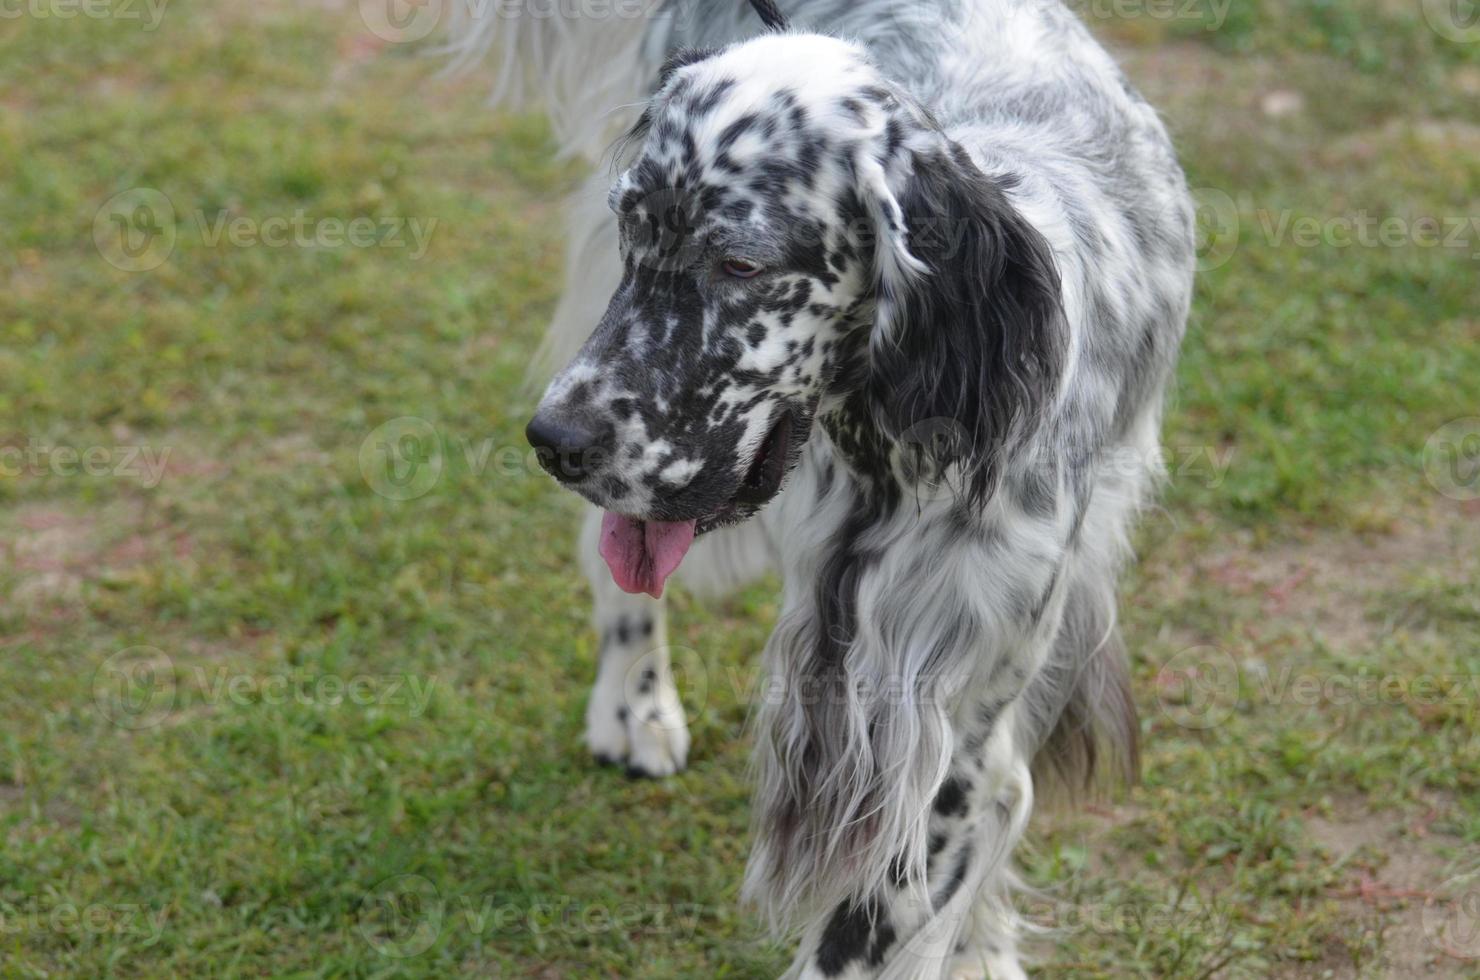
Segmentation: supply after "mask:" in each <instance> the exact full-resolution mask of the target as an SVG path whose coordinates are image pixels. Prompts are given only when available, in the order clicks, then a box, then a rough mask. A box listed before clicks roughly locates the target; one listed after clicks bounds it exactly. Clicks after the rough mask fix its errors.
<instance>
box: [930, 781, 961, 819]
mask: <svg viewBox="0 0 1480 980" xmlns="http://www.w3.org/2000/svg"><path fill="white" fill-rule="evenodd" d="M966 809H967V803H966V787H964V786H962V785H961V780H959V779H956V778H955V777H954V776H953V777H951V778H950V779H947V780H946V781H945V782H944V783H942V784H941V787H940V792H938V793H936V794H935V812H936V813H938V814H940V815H941V816H943V817H964V816H966Z"/></svg>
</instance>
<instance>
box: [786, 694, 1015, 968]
mask: <svg viewBox="0 0 1480 980" xmlns="http://www.w3.org/2000/svg"><path fill="white" fill-rule="evenodd" d="M1013 712H1014V709H1013V708H1012V707H1011V706H1008V707H1007V708H1006V709H1005V710H1004V709H1003V708H1002V706H1001V704H1000V700H999V699H998V698H990V697H989V698H983V699H981V700H979V701H977V702H976V706H975V710H974V711H972V712H971V713H970V714H971V715H972V717H971V719H970V721H968V723H967V724H966V725H964V726H962V728H961V731H960V736H961V738H960V741H959V748H958V749H957V751H956V752H955V753H953V756H952V761H951V774H950V776H949V777H947V779H946V782H945V783H944V784H943V785H942V786H941V788H940V791H939V792H938V793H937V794H936V796H935V799H934V801H933V802H932V804H931V814H930V821H929V838H928V841H927V842H926V846H927V849H928V854H929V857H928V859H927V865H926V868H927V872H926V882H925V888H924V890H923V891H922V890H920V889H917V888H911V887H910V886H909V885H908V884H907V883H905V882H903V881H899V880H897V879H896V880H895V881H893V882H891V883H890V884H889V885H888V886H886V887H885V888H884V889H883V890H882V891H880V892H878V893H876V894H874V895H873V896H871V897H867V898H862V899H853V900H850V901H847V902H843V903H839V904H838V905H837V906H835V907H834V908H833V909H832V911H831V912H830V913H829V914H827V915H826V916H823V917H820V918H819V920H818V921H816V922H814V923H812V925H811V926H810V927H809V928H808V929H807V930H806V932H805V933H804V936H803V940H802V944H801V948H800V950H799V952H798V956H797V958H796V960H795V963H794V966H793V968H792V975H793V976H797V977H800V978H803V980H822V978H828V980H833V978H847V980H864V978H881V980H882V978H920V980H924V978H930V980H936V978H949V980H963V978H974V980H1018V978H1023V977H1025V976H1026V974H1025V973H1024V972H1023V968H1022V966H1021V964H1020V961H1019V958H1018V952H1017V921H1018V919H1017V914H1016V912H1015V911H1014V909H1013V906H1012V901H1011V890H1012V887H1013V884H1014V882H1015V879H1014V877H1013V874H1012V870H1011V866H1010V858H1011V855H1012V851H1013V849H1014V848H1015V847H1016V845H1017V842H1018V840H1019V839H1020V838H1021V836H1022V833H1023V831H1024V829H1025V828H1026V826H1027V823H1028V817H1029V815H1030V813H1031V810H1032V806H1033V785H1032V779H1031V776H1030V774H1029V766H1028V763H1029V757H1028V755H1027V753H1025V752H1024V751H1023V748H1022V747H1021V746H1020V745H1018V744H1017V741H1016V738H1015V735H1014V725H1013V717H1012V716H1013Z"/></svg>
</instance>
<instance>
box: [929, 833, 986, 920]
mask: <svg viewBox="0 0 1480 980" xmlns="http://www.w3.org/2000/svg"><path fill="white" fill-rule="evenodd" d="M974 854H975V850H974V849H973V847H972V844H971V842H970V841H967V842H966V843H965V844H964V845H963V846H962V848H961V853H960V854H959V855H958V856H957V857H956V864H955V866H954V867H952V868H951V877H950V878H948V879H946V882H945V884H943V885H941V886H940V890H939V891H938V892H936V893H935V895H933V896H932V897H931V903H932V904H933V905H934V906H935V908H936V909H937V910H939V909H940V907H941V906H943V905H945V904H946V903H947V902H949V901H950V900H951V896H952V895H954V894H956V892H957V891H959V890H960V888H961V883H962V882H964V881H965V880H966V869H967V868H969V867H970V866H971V858H972V856H973V855H974Z"/></svg>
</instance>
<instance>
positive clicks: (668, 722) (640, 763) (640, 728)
mask: <svg viewBox="0 0 1480 980" xmlns="http://www.w3.org/2000/svg"><path fill="white" fill-rule="evenodd" d="M660 700H667V699H660ZM628 722H629V724H628V727H627V742H628V745H629V751H628V755H627V775H628V776H631V777H632V778H634V779H659V778H661V777H663V776H672V775H674V774H675V773H678V772H682V771H683V767H684V766H685V765H686V764H687V763H688V761H689V726H688V724H687V723H686V722H685V721H684V716H683V708H682V707H680V706H679V705H678V697H677V695H674V697H673V698H672V701H671V702H670V706H660V705H658V704H654V705H653V706H651V707H650V708H648V709H647V713H646V715H645V716H643V717H642V718H638V717H636V716H632V715H629V718H628Z"/></svg>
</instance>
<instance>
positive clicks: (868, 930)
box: [817, 899, 895, 977]
mask: <svg viewBox="0 0 1480 980" xmlns="http://www.w3.org/2000/svg"><path fill="white" fill-rule="evenodd" d="M894 938H895V933H894V926H893V925H892V924H891V923H890V922H889V920H888V919H887V918H886V917H883V916H882V914H881V913H880V911H879V903H878V902H877V901H876V900H874V899H870V900H868V901H867V902H862V903H859V904H854V903H851V902H844V903H842V904H841V905H839V906H838V907H837V909H836V910H834V911H833V914H832V918H830V919H828V921H827V927H826V928H825V929H823V931H822V939H821V941H820V942H819V943H818V945H817V968H818V969H819V970H821V971H822V974H823V976H828V977H835V976H838V975H839V974H841V973H842V972H843V971H844V970H846V969H847V968H848V964H849V963H852V962H853V961H855V960H861V959H865V958H866V959H867V961H868V964H869V965H870V966H879V965H880V964H882V963H883V962H884V952H885V951H886V950H887V949H888V948H889V947H890V946H892V945H893V944H894ZM871 940H872V941H871Z"/></svg>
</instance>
